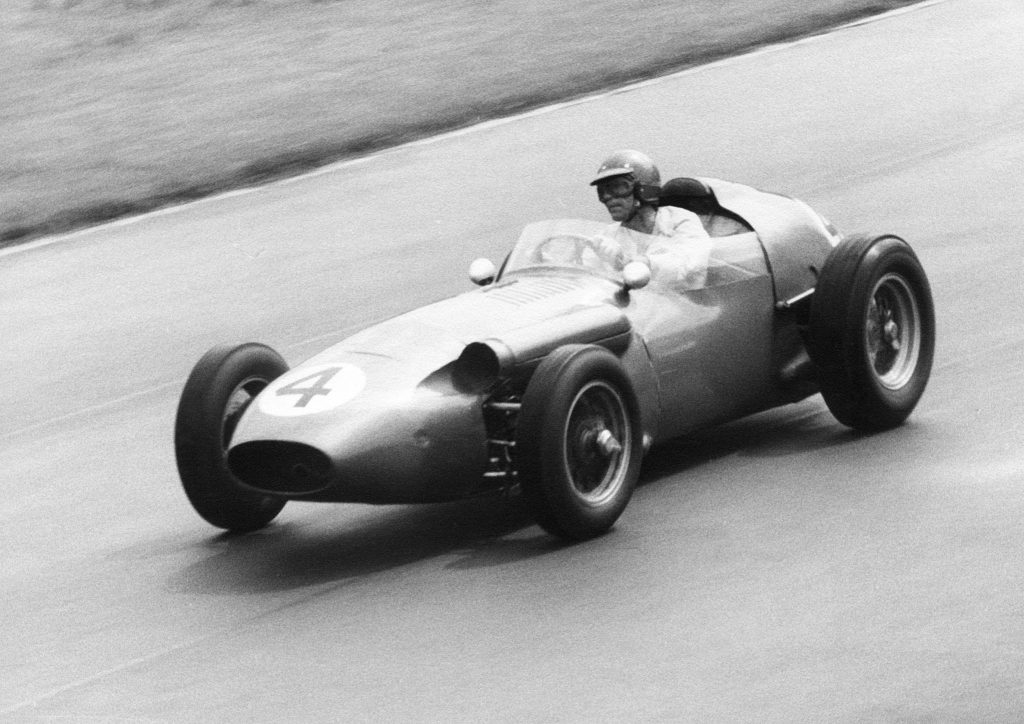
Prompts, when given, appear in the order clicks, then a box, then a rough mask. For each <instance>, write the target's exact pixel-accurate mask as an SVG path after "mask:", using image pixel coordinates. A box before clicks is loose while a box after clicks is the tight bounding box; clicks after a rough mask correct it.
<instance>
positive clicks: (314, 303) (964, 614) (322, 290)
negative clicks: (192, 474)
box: [0, 0, 1024, 722]
mask: <svg viewBox="0 0 1024 724" xmlns="http://www.w3.org/2000/svg"><path fill="white" fill-rule="evenodd" d="M1021 37H1024V6H1022V5H1021V4H1020V3H1019V2H1017V1H1016V0H946V1H945V2H939V3H929V4H925V5H922V6H918V7H916V8H915V9H913V10H912V11H910V12H904V13H899V14H895V15H893V16H889V17H886V18H884V19H882V20H879V21H877V22H870V23H865V24H862V25H858V26H855V27H851V28H847V29H844V30H841V31H839V32H836V33H833V34H831V35H828V36H823V37H818V38H813V39H810V40H808V41H805V42H801V43H796V44H793V45H787V46H784V47H780V48H774V49H770V50H768V51H763V52H758V53H756V54H753V55H749V56H745V57H742V58H739V59H736V60H732V61H728V62H724V63H719V64H716V65H713V66H709V67H705V68H701V69H697V70H694V71H690V72H686V73H683V74H680V75H678V76H674V77H671V78H667V79H662V80H659V81H657V82H654V83H650V84H644V85H641V86H638V87H632V88H629V89H624V90H622V91H621V92H616V93H611V94H606V95H603V96H601V97H599V98H593V99H588V100H587V101H585V102H579V103H572V104H569V105H566V106H563V107H559V108H555V109H550V110H548V111H545V112H542V113H534V114H530V115H527V116H524V117H520V118H517V119H513V120H510V121H508V122H502V123H493V124H488V125H486V126H483V127H478V128H475V129H471V130H469V131H466V132H461V133H457V134H452V135H449V136H445V137H442V138H439V139H434V140H431V141H429V142H425V143H418V144H414V145H411V146H406V147H403V148H400V149H396V150H393V151H390V152H387V153H383V154H380V155H376V156H373V157H371V158H367V159H365V160H362V161H359V162H354V163H348V164H341V165H338V166H335V167H332V168H330V169H327V170H325V171H324V172H322V173H318V174H315V175H313V176H309V177H303V178H299V179H295V180H291V181H289V182H285V183H278V184H275V185H272V186H268V187H264V188H260V189H256V190H251V191H248V192H244V193H236V194H231V195H228V196H224V197H220V198H217V199H213V200H209V201H205V202H202V203H197V204H193V205H190V206H187V207H182V208H179V209H175V210H172V211H169V212H164V213H158V214H154V215H151V216H147V217H143V218H140V219H137V220H133V221H131V222H128V223H119V224H114V225H111V226H107V227H103V228H100V229H96V230H92V231H89V232H86V233H80V234H76V235H74V236H72V237H69V238H64V239H56V240H47V241H45V242H43V243H36V244H32V245H29V246H26V247H22V248H20V249H15V250H8V251H5V252H3V253H0V290H2V291H0V295H2V297H0V298H2V300H3V322H2V330H3V344H2V346H0V367H2V369H3V370H4V374H5V384H4V385H3V387H2V389H0V409H3V410H4V415H3V422H2V423H0V482H2V486H3V490H4V491H5V493H6V494H5V496H4V497H3V500H2V502H0V545H2V550H3V565H2V569H0V611H2V612H3V618H4V626H3V627H2V629H0V651H2V652H3V656H2V657H0V720H3V721H89V722H93V721H110V722H114V721H116V722H124V721H139V722H153V721H168V722H188V721H196V722H200V721H202V722H207V721H222V722H232V721H238V722H243V721H245V722H249V721H282V720H296V721H343V720H352V721H459V722H476V721H517V722H521V721H537V722H557V721H565V722H577V721H588V722H590V721H779V722H791V721H825V720H830V721H836V720H838V721H879V720H914V721H954V720H961V721H1018V720H1020V718H1022V717H1024V681H1022V675H1021V672H1022V671H1024V604H1022V602H1021V601H1022V599H1021V594H1020V591H1021V590H1024V572H1022V571H1024V567H1022V565H1021V564H1022V558H1024V556H1022V553H1024V525H1022V524H1021V521H1022V520H1024V459H1022V456H1021V454H1020V446H1021V441H1022V437H1024V423H1022V422H1021V421H1022V420H1024V400H1022V395H1021V389H1022V376H1024V305H1022V304H1021V281H1020V280H1021V279H1022V278H1024V261H1022V260H1021V256H1022V255H1021V246H1020V239H1021V231H1020V229H1021V228H1022V227H1024V204H1022V203H1021V199H1022V198H1024V194H1022V191H1024V189H1022V185H1024V184H1022V174H1021V168H1024V80H1022V79H1024V52H1022V50H1021V45H1020V38H1021ZM623 146H625V147H636V148H641V149H644V150H646V151H648V152H649V153H650V154H651V155H652V156H654V157H655V158H656V159H657V160H658V161H659V163H660V165H661V167H662V170H663V173H664V174H665V175H704V176H716V177H721V178H728V179H733V180H737V181H743V182H746V183H750V184H753V185H755V186H760V187H763V188H769V189H776V190H780V191H783V192H785V193H789V194H792V195H794V196H798V197H800V198H803V199H805V200H806V201H808V202H809V203H810V204H811V205H812V206H814V207H815V208H817V209H819V210H820V211H822V212H823V213H825V214H826V215H827V216H829V217H830V218H831V219H832V221H833V222H834V223H835V224H836V225H837V226H839V227H840V228H841V229H843V230H846V231H851V232H852V231H859V230H864V231H869V230H876V231H890V232H895V233H898V234H900V235H903V236H905V237H906V238H907V239H908V240H910V241H911V243H912V244H913V245H914V246H915V248H916V249H917V251H918V253H919V255H920V257H921V259H922V261H923V263H924V265H925V267H926V269H927V270H928V273H929V275H930V278H931V281H932V285H933V290H934V295H935V299H936V304H937V308H938V320H939V340H938V349H937V357H936V367H935V369H934V372H933V376H932V380H931V383H930V385H929V388H928V390H927V392H926V393H925V396H924V398H923V399H922V401H921V404H920V406H919V407H918V409H917V411H916V412H915V414H914V415H913V416H912V418H911V420H910V421H909V423H908V424H906V425H905V426H903V427H901V428H900V429H898V430H894V431H891V432H887V433H884V434H879V435H871V436H864V435H858V434H853V433H851V432H849V431H847V430H846V429H845V428H843V427H842V426H840V425H839V424H838V423H836V422H835V421H834V420H833V419H832V418H831V416H830V415H829V413H828V411H827V409H826V408H825V406H824V404H823V403H822V401H821V399H820V398H819V397H814V398H811V399H809V400H806V401H804V402H802V403H800V404H797V405H792V406H789V407H786V408H782V409H780V410H777V411H773V412H769V413H765V414H761V415H757V416H754V417H751V418H748V419H745V420H742V421H739V422H737V423H733V424H730V425H727V426H724V427H722V428H719V429H716V430H713V431H711V432H707V433H703V434H701V435H697V436H694V437H692V438H688V439H685V440H680V441H678V442H676V443H673V444H671V445H666V446H663V447H660V448H658V449H656V450H654V451H653V452H652V454H651V455H650V456H649V458H648V460H647V461H646V464H645V469H644V473H643V478H642V485H641V487H640V488H639V489H638V491H637V494H636V495H635V497H634V499H633V501H632V503H631V505H630V507H629V508H628V509H627V511H626V513H625V515H624V516H623V517H622V519H621V520H620V521H619V523H618V525H617V526H616V527H615V529H614V530H613V531H612V532H611V533H610V534H609V535H607V536H604V537H602V538H600V539H598V540H595V541H592V542H588V543H585V544H582V545H575V546H565V545H562V544H560V543H558V542H557V541H555V540H553V539H552V538H551V537H549V536H547V535H545V534H544V533H543V532H542V531H541V530H540V529H539V528H538V527H536V526H535V525H532V524H531V522H530V521H529V519H528V518H527V517H526V516H525V515H523V513H522V512H521V511H520V510H519V509H518V508H517V507H516V505H514V504H509V503H506V502H503V501H498V500H487V501H472V502H460V503H452V504H446V505H438V506H427V507H415V506H394V507H370V506H355V505H353V506H329V505H320V506H317V505H312V504H306V505H303V504H294V503H289V505H288V506H287V507H286V508H285V510H284V512H283V513H282V515H281V516H280V518H279V519H278V521H277V522H276V523H275V524H274V525H272V526H271V527H269V528H268V529H266V530H265V531H263V532H261V533H258V534H254V535H250V536H243V537H232V536H226V535H221V534H219V533H218V532H217V531H216V530H215V529H213V528H210V527H208V526H207V525H206V524H205V523H203V522H202V521H201V520H200V519H199V518H198V517H197V516H196V515H195V514H194V513H193V512H192V510H191V509H190V508H189V507H188V504H187V502H186V501H185V498H184V496H183V494H182V493H181V491H180V488H179V484H178V482H177V477H176V473H175V469H174V462H173V454H172V446H171V439H172V425H173V416H174V410H175V405H176V403H177V396H178V394H179V392H180V390H181V386H182V384H183V382H184V379H185V376H186V375H187V373H188V371H189V369H190V367H191V365H192V364H193V363H194V362H195V360H196V359H197V358H198V357H199V356H200V355H201V354H202V352H203V351H205V349H206V348H208V347H209V346H211V345H213V344H215V343H218V342H223V341H244V340H249V339H254V340H260V341H264V342H267V343H269V344H271V345H272V346H274V347H276V348H278V349H280V350H281V351H282V353H283V354H284V355H285V356H286V357H287V358H288V359H289V360H290V361H292V362H297V361H299V360H301V359H303V358H305V357H306V356H308V355H310V354H312V353H313V352H315V351H317V350H318V349H319V348H321V347H323V346H325V345H327V344H329V343H330V342H333V341H335V340H337V339H340V338H341V337H343V336H345V335H346V334H347V333H349V332H351V331H352V330H354V329H358V328H360V327H362V326H365V325H366V324H368V323H370V322H372V321H374V320H377V319H381V318H383V317H386V316H389V315H391V314H394V313H397V312H400V311H403V310H405V309H408V308H410V307H412V306H416V305H419V304H421V303H424V302H427V301H432V300H434V299H438V298H441V297H443V296H447V295H449V294H451V293H453V292H456V291H460V290H463V289H467V288H468V287H469V285H468V282H467V281H466V275H465V270H466V269H467V268H468V262H469V261H470V260H471V259H472V258H473V257H475V256H478V255H489V256H491V257H492V258H498V257H500V256H501V255H502V254H503V253H504V250H505V249H506V248H507V247H508V245H509V244H510V243H511V239H512V238H513V237H514V235H515V233H516V230H517V228H518V227H519V226H520V225H522V224H523V223H526V222H528V221H531V220H534V219H538V218H545V217H553V216H589V217H592V218H602V209H601V208H600V207H599V206H598V204H597V201H596V199H595V198H594V196H593V191H592V189H590V188H589V187H588V186H587V181H588V180H589V175H590V174H591V173H592V172H593V170H594V169H595V168H596V166H597V165H598V163H599V161H600V159H601V158H602V157H603V155H605V154H606V153H607V152H609V151H611V150H613V149H616V148H619V147H623Z"/></svg>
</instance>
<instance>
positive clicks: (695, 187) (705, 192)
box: [659, 178, 717, 213]
mask: <svg viewBox="0 0 1024 724" xmlns="http://www.w3.org/2000/svg"><path fill="white" fill-rule="evenodd" d="M659 204H660V205H661V206H679V207H681V208H684V209H689V210H690V211H694V212H696V213H706V212H707V211H709V210H711V209H712V208H714V207H715V206H717V202H716V201H715V192H714V191H712V190H711V187H710V186H708V185H707V184H706V183H704V182H703V181H701V180H699V179H695V178H674V179H672V180H671V181H668V182H667V183H665V185H664V186H662V187H661V197H660V199H659Z"/></svg>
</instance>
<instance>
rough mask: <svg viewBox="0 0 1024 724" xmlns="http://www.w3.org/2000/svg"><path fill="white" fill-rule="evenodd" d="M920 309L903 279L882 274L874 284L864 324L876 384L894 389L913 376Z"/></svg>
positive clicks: (919, 340) (904, 383) (919, 330)
mask: <svg viewBox="0 0 1024 724" xmlns="http://www.w3.org/2000/svg"><path fill="white" fill-rule="evenodd" d="M921 334H922V330H921V312H920V309H919V308H918V305H917V299H916V297H915V296H914V292H913V290H912V289H911V288H910V285H909V284H908V283H907V280H906V279H904V278H903V277H901V276H899V275H898V274H886V275H885V276H883V277H882V278H881V279H879V280H878V282H877V283H876V284H875V288H874V289H873V290H872V292H871V298H870V301H869V302H868V309H867V318H866V320H865V325H864V335H865V342H866V345H865V348H866V349H867V351H868V362H869V363H870V365H871V369H872V372H873V373H874V375H875V379H877V380H878V382H879V384H881V385H882V386H883V387H885V388H886V389H889V390H898V389H900V388H901V387H903V386H904V385H906V384H907V382H909V381H910V379H911V377H913V376H914V372H915V370H916V369H917V361H918V358H919V356H920V353H921Z"/></svg>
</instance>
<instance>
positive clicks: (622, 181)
mask: <svg viewBox="0 0 1024 724" xmlns="http://www.w3.org/2000/svg"><path fill="white" fill-rule="evenodd" d="M633 186H634V184H633V179H631V178H629V177H628V176H612V177H611V178H608V179H604V180H603V181H601V182H600V183H598V184H597V198H598V199H599V200H600V201H601V203H602V204H604V205H605V208H606V209H608V213H609V214H611V217H612V220H613V221H627V220H628V219H629V217H630V216H631V215H632V213H633V207H634V206H635V204H636V199H635V198H634V197H633Z"/></svg>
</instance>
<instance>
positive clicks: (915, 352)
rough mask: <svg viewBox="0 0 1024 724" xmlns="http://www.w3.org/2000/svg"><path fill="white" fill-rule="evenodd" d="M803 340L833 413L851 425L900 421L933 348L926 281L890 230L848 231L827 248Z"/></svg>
mask: <svg viewBox="0 0 1024 724" xmlns="http://www.w3.org/2000/svg"><path fill="white" fill-rule="evenodd" d="M808 348H809V352H810V354H811V358H812V359H813V360H814V362H815V364H816V366H817V368H818V379H819V384H820V386H821V392H822V396H823V397H824V398H825V403H826V404H827V405H828V407H829V409H830V410H831V411H832V414H833V415H835V417H836V419H838V420H839V421H840V422H842V423H843V424H845V425H849V426H850V427H853V428H856V429H858V430H867V431H872V430H884V429H887V428H891V427H895V426H896V425H899V424H900V423H902V422H903V421H904V420H905V419H906V418H907V416H908V415H910V413H911V411H913V409H914V407H915V406H916V405H917V402H918V400H919V399H920V398H921V395H922V394H923V393H924V388H925V386H926V385H927V383H928V377H929V375H930V374H931V367H932V359H933V357H934V352H935V308H934V305H933V302H932V296H931V288H930V286H929V284H928V279H927V277H926V275H925V273H924V269H923V268H922V267H921V263H920V262H919V261H918V259H917V255H916V254H914V251H913V249H911V248H910V245H909V244H907V242H905V241H904V240H903V239H900V238H899V237H896V236H877V237H876V236H853V237H850V238H848V239H845V240H844V241H843V242H841V243H840V244H839V246H837V247H836V248H835V249H833V250H832V252H831V253H830V254H829V257H828V259H827V260H826V262H825V266H824V268H823V269H822V272H821V276H820V278H819V279H818V284H817V287H816V289H815V292H814V297H813V300H812V304H811V316H810V327H809V339H808Z"/></svg>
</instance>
